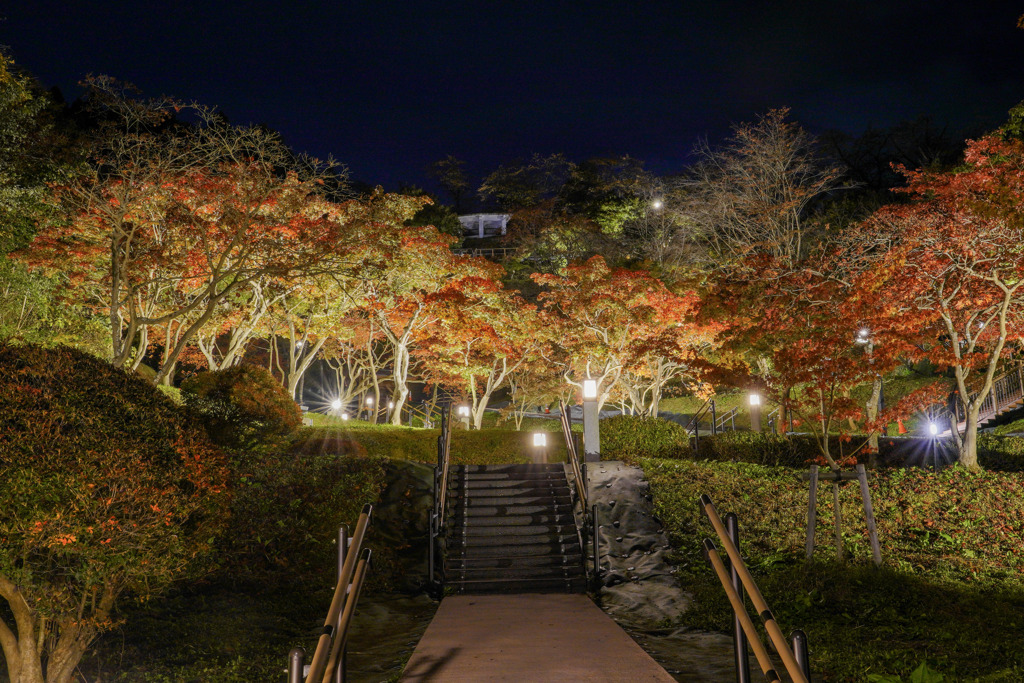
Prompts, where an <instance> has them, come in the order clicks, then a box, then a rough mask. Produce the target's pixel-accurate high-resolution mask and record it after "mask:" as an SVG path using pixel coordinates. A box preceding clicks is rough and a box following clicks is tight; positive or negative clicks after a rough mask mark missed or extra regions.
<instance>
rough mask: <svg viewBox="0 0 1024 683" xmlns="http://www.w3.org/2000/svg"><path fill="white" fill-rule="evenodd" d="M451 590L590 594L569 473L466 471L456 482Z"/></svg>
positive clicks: (448, 564) (555, 469)
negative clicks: (587, 588) (586, 591)
mask: <svg viewBox="0 0 1024 683" xmlns="http://www.w3.org/2000/svg"><path fill="white" fill-rule="evenodd" d="M448 501H449V505H448V510H447V511H446V514H447V519H448V522H447V524H446V528H447V530H448V535H447V537H446V543H445V545H446V551H445V559H444V576H445V585H446V586H448V587H451V588H454V590H455V591H456V592H458V593H528V592H560V593H582V592H584V591H585V590H586V578H585V575H584V572H583V557H582V551H581V548H580V537H579V534H578V533H577V530H576V523H575V519H574V516H573V499H572V493H571V491H570V488H569V481H568V479H567V478H566V474H565V467H564V466H563V465H463V466H460V467H456V468H453V469H452V471H451V476H450V477H449V492H448Z"/></svg>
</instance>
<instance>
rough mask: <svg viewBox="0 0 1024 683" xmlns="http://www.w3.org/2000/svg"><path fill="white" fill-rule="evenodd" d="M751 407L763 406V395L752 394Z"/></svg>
mask: <svg viewBox="0 0 1024 683" xmlns="http://www.w3.org/2000/svg"><path fill="white" fill-rule="evenodd" d="M750 405H752V406H759V405H761V394H757V393H752V394H750Z"/></svg>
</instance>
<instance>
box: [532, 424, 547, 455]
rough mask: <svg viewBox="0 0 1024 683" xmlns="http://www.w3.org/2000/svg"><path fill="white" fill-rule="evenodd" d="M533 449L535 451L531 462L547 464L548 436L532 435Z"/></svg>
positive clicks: (545, 434)
mask: <svg viewBox="0 0 1024 683" xmlns="http://www.w3.org/2000/svg"><path fill="white" fill-rule="evenodd" d="M533 447H534V449H535V455H534V456H533V461H534V462H535V463H547V461H548V435H547V432H534V433H533Z"/></svg>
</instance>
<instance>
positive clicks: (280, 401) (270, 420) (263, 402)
mask: <svg viewBox="0 0 1024 683" xmlns="http://www.w3.org/2000/svg"><path fill="white" fill-rule="evenodd" d="M181 396H182V398H183V399H184V401H185V405H187V406H188V407H189V408H191V409H192V410H194V411H195V412H196V413H197V414H198V415H199V416H200V418H201V419H202V421H203V424H204V425H205V426H206V430H207V431H208V432H209V434H210V437H211V438H212V439H213V440H214V441H216V442H217V443H218V444H221V445H222V446H226V447H229V448H253V447H256V446H258V445H260V444H264V443H266V442H268V441H269V442H273V441H274V440H275V439H278V438H280V437H284V436H287V435H289V434H291V433H292V432H294V431H295V430H296V429H297V428H298V427H299V425H301V424H302V412H301V411H300V410H299V407H298V406H297V405H296V404H295V401H293V400H292V397H291V396H290V395H289V394H288V391H287V390H285V388H284V387H282V386H281V385H280V384H279V383H278V382H277V380H276V379H274V377H273V376H272V375H271V374H270V373H269V372H267V371H266V370H264V369H263V368H260V367H257V366H255V365H248V364H242V365H236V366H234V367H231V368H227V369H225V370H218V371H216V372H200V373H198V374H196V375H193V376H192V377H189V378H188V379H187V380H185V381H184V382H183V383H182V385H181Z"/></svg>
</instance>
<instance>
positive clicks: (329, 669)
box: [288, 505, 373, 683]
mask: <svg viewBox="0 0 1024 683" xmlns="http://www.w3.org/2000/svg"><path fill="white" fill-rule="evenodd" d="M372 513H373V507H372V506H370V505H365V506H363V511H362V513H361V514H360V515H359V520H358V521H357V522H356V526H355V531H354V533H353V534H352V540H351V542H349V540H348V538H347V533H346V532H345V530H344V529H342V530H341V531H340V532H339V534H338V567H339V569H338V582H337V583H336V584H335V586H334V597H333V598H332V599H331V606H330V608H329V609H328V610H327V617H326V618H325V619H324V626H323V629H322V630H321V633H320V638H319V640H318V641H317V644H316V651H315V652H314V653H313V659H312V661H311V662H310V663H309V666H308V667H307V666H306V651H305V650H304V649H303V648H301V647H297V648H293V649H292V650H291V652H289V653H288V683H344V681H345V680H346V674H347V672H346V670H345V668H346V667H345V654H346V652H345V651H346V645H347V643H348V631H349V627H350V626H351V625H352V617H353V615H354V614H355V609H356V603H357V602H358V601H359V593H360V592H361V591H362V588H363V581H365V580H366V572H367V570H368V569H369V566H370V556H371V553H370V550H369V548H366V549H364V548H363V541H364V539H365V538H366V529H367V527H369V525H370V517H371V515H372Z"/></svg>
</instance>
